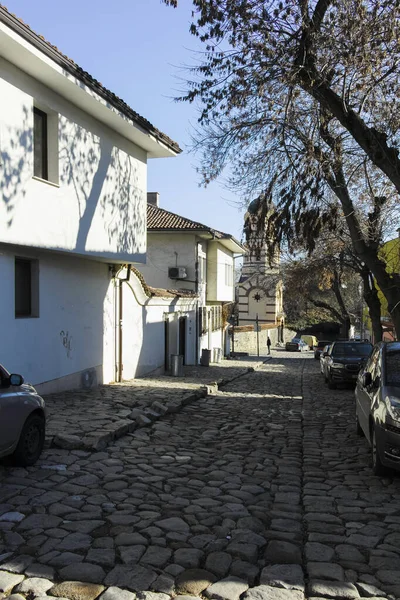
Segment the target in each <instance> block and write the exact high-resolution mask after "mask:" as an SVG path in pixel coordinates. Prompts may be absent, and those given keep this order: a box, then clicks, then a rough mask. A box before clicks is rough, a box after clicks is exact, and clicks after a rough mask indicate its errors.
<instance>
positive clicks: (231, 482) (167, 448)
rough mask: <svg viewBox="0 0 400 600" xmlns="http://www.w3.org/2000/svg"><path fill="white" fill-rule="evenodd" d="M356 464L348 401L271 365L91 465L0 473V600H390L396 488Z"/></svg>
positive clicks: (62, 455) (282, 363)
mask: <svg viewBox="0 0 400 600" xmlns="http://www.w3.org/2000/svg"><path fill="white" fill-rule="evenodd" d="M369 460H370V456H369V450H368V447H367V444H366V441H365V440H364V439H362V438H358V437H357V436H356V434H355V426H354V399H353V391H352V390H349V389H347V390H335V391H331V390H328V388H327V387H326V386H325V385H324V384H323V382H322V378H321V376H320V374H319V369H318V363H317V361H314V360H313V359H312V357H311V354H309V355H308V356H306V355H304V354H302V355H295V354H289V353H285V352H279V353H278V352H275V353H274V357H273V360H272V361H271V362H268V363H266V364H265V365H264V366H262V367H261V368H260V369H259V370H257V371H255V372H254V373H250V374H248V375H245V376H243V377H241V378H239V379H237V380H235V381H234V382H232V383H230V384H228V385H227V386H226V387H224V388H223V390H220V391H218V392H217V393H216V394H214V395H212V396H208V397H205V398H200V399H198V400H197V401H196V402H194V403H191V404H188V405H187V406H184V407H183V408H182V409H181V410H180V411H179V412H176V413H172V414H166V415H165V416H164V417H163V418H161V419H159V420H158V421H157V422H155V423H153V424H152V425H151V427H147V428H141V429H137V430H136V431H134V432H133V433H128V434H127V435H125V436H124V437H121V438H120V439H119V440H117V441H113V442H111V443H110V444H109V445H108V446H107V447H106V448H105V449H104V450H102V451H101V452H87V451H82V450H63V449H50V450H47V451H46V452H45V453H44V456H43V459H42V460H41V461H40V462H39V463H38V464H37V465H36V466H34V467H31V468H29V469H11V468H1V467H0V599H1V598H2V597H3V598H10V599H12V600H25V599H28V600H33V599H35V600H39V599H40V600H49V598H50V599H51V598H53V599H55V598H64V599H65V598H66V599H68V600H81V599H82V600H94V599H95V598H99V599H100V600H169V599H170V598H171V597H177V598H179V599H180V600H186V599H187V598H192V600H193V597H196V598H209V599H210V600H212V599H214V598H215V599H217V600H239V598H240V599H241V600H305V599H308V600H322V599H328V598H330V599H346V598H349V599H352V598H360V597H361V598H372V599H374V600H383V599H384V598H387V599H390V600H399V599H400V494H399V492H400V476H398V475H394V476H391V477H387V478H378V477H375V476H373V475H372V472H371V470H370V466H369ZM1 590H3V595H2V592H1Z"/></svg>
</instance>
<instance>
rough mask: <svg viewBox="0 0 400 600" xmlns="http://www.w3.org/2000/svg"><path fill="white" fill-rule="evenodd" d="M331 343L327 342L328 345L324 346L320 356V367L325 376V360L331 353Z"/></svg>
mask: <svg viewBox="0 0 400 600" xmlns="http://www.w3.org/2000/svg"><path fill="white" fill-rule="evenodd" d="M331 343H332V342H330V343H329V344H327V345H326V346H324V347H323V348H322V352H321V354H320V356H319V367H320V370H321V373H322V375H323V376H324V377H325V361H326V357H327V356H328V355H329V348H330V347H331Z"/></svg>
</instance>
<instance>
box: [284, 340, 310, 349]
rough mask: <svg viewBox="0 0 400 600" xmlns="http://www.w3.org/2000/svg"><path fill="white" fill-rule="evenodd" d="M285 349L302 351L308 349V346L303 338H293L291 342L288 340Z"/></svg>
mask: <svg viewBox="0 0 400 600" xmlns="http://www.w3.org/2000/svg"><path fill="white" fill-rule="evenodd" d="M285 350H289V351H293V352H302V351H303V350H308V346H307V344H306V343H305V342H304V341H303V340H302V339H301V338H293V339H292V341H291V342H286V344H285Z"/></svg>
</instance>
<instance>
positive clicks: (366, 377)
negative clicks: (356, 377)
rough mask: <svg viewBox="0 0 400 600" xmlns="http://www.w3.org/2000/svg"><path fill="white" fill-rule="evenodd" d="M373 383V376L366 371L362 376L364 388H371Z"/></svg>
mask: <svg viewBox="0 0 400 600" xmlns="http://www.w3.org/2000/svg"><path fill="white" fill-rule="evenodd" d="M371 383H372V375H371V373H370V372H369V371H366V372H365V373H363V376H362V384H363V387H365V388H366V387H369V386H370V385H371Z"/></svg>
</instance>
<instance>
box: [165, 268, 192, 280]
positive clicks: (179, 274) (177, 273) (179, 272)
mask: <svg viewBox="0 0 400 600" xmlns="http://www.w3.org/2000/svg"><path fill="white" fill-rule="evenodd" d="M168 277H169V278H170V279H185V278H186V277H187V272H186V267H169V269H168Z"/></svg>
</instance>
